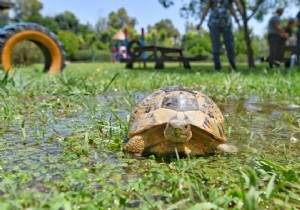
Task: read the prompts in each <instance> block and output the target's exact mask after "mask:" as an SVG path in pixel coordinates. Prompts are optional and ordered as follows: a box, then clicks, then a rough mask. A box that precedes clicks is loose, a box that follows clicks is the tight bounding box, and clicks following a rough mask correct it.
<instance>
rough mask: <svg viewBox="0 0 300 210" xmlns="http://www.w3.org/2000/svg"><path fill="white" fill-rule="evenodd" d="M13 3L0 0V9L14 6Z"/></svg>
mask: <svg viewBox="0 0 300 210" xmlns="http://www.w3.org/2000/svg"><path fill="white" fill-rule="evenodd" d="M14 6H15V4H14V3H11V2H7V1H0V10H4V9H10V8H12V7H14Z"/></svg>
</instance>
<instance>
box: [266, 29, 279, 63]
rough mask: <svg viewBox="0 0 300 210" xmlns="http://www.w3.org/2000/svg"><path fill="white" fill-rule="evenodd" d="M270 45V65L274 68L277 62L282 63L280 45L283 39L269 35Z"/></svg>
mask: <svg viewBox="0 0 300 210" xmlns="http://www.w3.org/2000/svg"><path fill="white" fill-rule="evenodd" d="M268 43H269V59H268V60H269V64H270V67H273V64H274V63H275V61H276V60H277V61H280V43H281V37H280V36H279V35H277V34H268Z"/></svg>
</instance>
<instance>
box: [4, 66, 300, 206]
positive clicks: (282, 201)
mask: <svg viewBox="0 0 300 210" xmlns="http://www.w3.org/2000/svg"><path fill="white" fill-rule="evenodd" d="M137 66H138V65H136V67H137ZM166 66H167V67H166V68H165V69H164V70H155V69H153V65H149V67H148V68H147V69H138V68H135V69H133V70H127V69H124V64H109V63H85V64H83V63H78V64H75V63H74V64H70V65H68V66H67V68H66V69H65V70H64V71H63V73H62V74H60V75H48V74H43V73H41V71H40V68H41V67H40V66H38V65H37V66H33V67H30V68H23V69H17V70H16V71H15V73H14V74H13V75H8V74H5V73H4V72H0V209H108V208H111V209H197V210H198V209H246V210H250V209H251V210H252V209H267V208H269V209H299V208H300V199H299V194H300V181H299V178H300V177H299V169H300V163H299V149H300V144H299V140H298V141H296V142H294V141H291V138H292V137H293V138H296V139H300V125H299V120H300V114H299V109H300V108H299V105H300V84H299V76H300V75H299V72H298V71H297V70H295V71H289V70H285V69H273V70H269V69H267V68H266V67H265V66H264V65H261V66H259V67H258V68H257V69H254V70H249V69H247V67H246V66H245V65H240V66H239V70H238V71H236V72H232V71H230V70H229V69H228V68H225V70H223V71H222V72H220V73H216V72H214V71H213V67H212V66H211V65H209V64H201V63H196V64H193V67H192V69H191V70H185V69H183V68H182V67H181V66H179V65H178V64H167V65H166ZM178 84H181V85H184V86H188V87H191V88H194V89H196V90H199V91H203V92H204V93H205V94H207V95H208V96H210V97H211V98H213V99H214V101H215V102H216V103H217V104H218V105H219V107H220V108H221V110H222V112H223V114H224V116H225V119H226V135H227V137H228V139H229V141H230V143H231V144H234V145H236V146H238V147H239V149H240V152H239V153H238V154H235V155H214V156H208V157H193V156H191V157H187V158H181V159H180V158H173V159H161V158H158V157H155V156H150V157H139V158H137V157H130V156H128V155H126V154H124V153H123V152H122V147H123V146H124V142H123V138H124V137H125V136H126V134H127V129H128V128H127V122H128V117H129V115H130V111H131V110H132V108H133V107H134V106H135V105H136V104H137V103H138V102H139V100H141V99H142V97H144V96H145V95H147V94H148V93H150V92H152V91H153V90H155V89H157V88H159V87H162V86H169V85H178Z"/></svg>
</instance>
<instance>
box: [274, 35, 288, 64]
mask: <svg viewBox="0 0 300 210" xmlns="http://www.w3.org/2000/svg"><path fill="white" fill-rule="evenodd" d="M285 42H286V39H284V38H281V37H280V39H279V45H278V51H277V54H276V57H275V60H277V61H280V62H284V46H285Z"/></svg>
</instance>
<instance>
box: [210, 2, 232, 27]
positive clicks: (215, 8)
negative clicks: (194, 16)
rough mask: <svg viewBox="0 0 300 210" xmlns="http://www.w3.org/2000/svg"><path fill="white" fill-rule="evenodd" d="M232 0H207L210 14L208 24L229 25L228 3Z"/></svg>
mask: <svg viewBox="0 0 300 210" xmlns="http://www.w3.org/2000/svg"><path fill="white" fill-rule="evenodd" d="M232 2H233V0H209V4H210V16H209V20H208V25H209V26H221V27H224V26H231V16H230V10H229V5H230V4H232Z"/></svg>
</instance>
